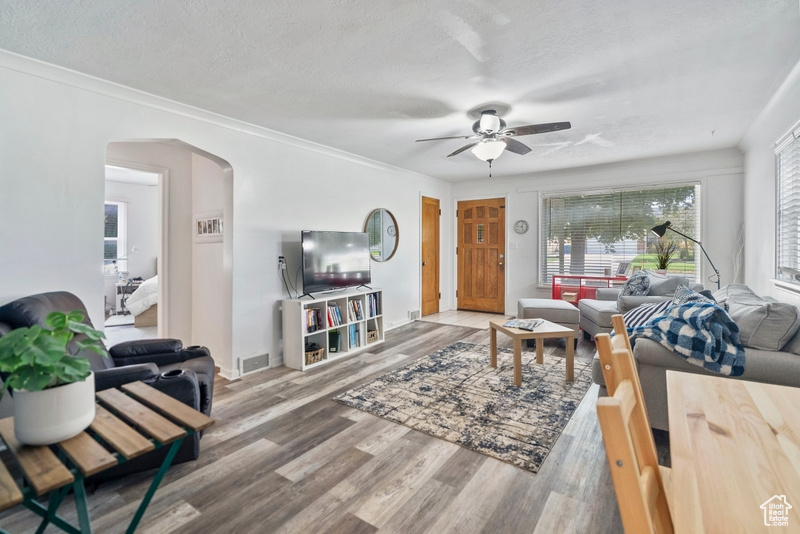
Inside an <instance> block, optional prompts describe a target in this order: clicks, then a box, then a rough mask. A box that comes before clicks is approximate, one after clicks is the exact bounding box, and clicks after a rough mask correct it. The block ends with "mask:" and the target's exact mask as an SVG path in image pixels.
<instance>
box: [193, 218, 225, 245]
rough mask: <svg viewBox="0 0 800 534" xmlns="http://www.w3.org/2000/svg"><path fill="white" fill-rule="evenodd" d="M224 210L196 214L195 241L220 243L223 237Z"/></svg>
mask: <svg viewBox="0 0 800 534" xmlns="http://www.w3.org/2000/svg"><path fill="white" fill-rule="evenodd" d="M222 231H223V225H222V212H221V211H211V212H204V213H197V214H195V216H194V232H195V233H194V242H195V243H219V242H222V238H223V234H222Z"/></svg>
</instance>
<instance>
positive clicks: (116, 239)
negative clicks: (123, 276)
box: [103, 202, 128, 274]
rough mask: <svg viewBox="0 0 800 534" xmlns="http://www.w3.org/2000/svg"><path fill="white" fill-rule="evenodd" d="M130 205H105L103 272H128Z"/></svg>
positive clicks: (122, 203) (119, 203)
mask: <svg viewBox="0 0 800 534" xmlns="http://www.w3.org/2000/svg"><path fill="white" fill-rule="evenodd" d="M127 240H128V204H127V203H126V202H106V203H105V223H104V232H103V272H104V273H105V274H116V273H117V272H128V254H127Z"/></svg>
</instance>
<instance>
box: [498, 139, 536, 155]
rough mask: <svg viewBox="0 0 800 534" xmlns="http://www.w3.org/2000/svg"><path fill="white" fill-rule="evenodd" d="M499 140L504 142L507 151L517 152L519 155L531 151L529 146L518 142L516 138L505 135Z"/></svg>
mask: <svg viewBox="0 0 800 534" xmlns="http://www.w3.org/2000/svg"><path fill="white" fill-rule="evenodd" d="M500 140H501V141H503V142H504V143H505V144H506V150H508V151H509V152H513V153H514V154H519V155H521V156H524V155H525V154H527V153H528V152H530V151H531V149H530V148H528V147H527V146H525V145H524V144H522V143H520V142H519V141H517V140H516V139H511V138H510V137H505V138H501V139H500Z"/></svg>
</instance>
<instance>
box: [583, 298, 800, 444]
mask: <svg viewBox="0 0 800 534" xmlns="http://www.w3.org/2000/svg"><path fill="white" fill-rule="evenodd" d="M714 297H715V298H716V299H717V301H718V302H720V304H724V303H726V302H727V303H728V305H729V308H730V309H729V311H728V313H729V315H730V316H731V318H732V319H733V320H734V321H735V322H736V324H737V325H738V326H739V329H740V337H741V340H742V344H743V345H744V346H745V370H744V373H743V374H742V375H741V376H739V377H727V378H733V379H740V380H750V381H754V382H766V383H768V384H778V385H784V386H792V387H800V310H798V309H797V308H796V307H795V306H792V305H790V304H786V303H781V302H778V301H776V300H774V299H771V298H761V297H758V296H756V295H755V294H754V293H753V292H752V291H750V290H749V289H748V288H747V287H746V286H744V285H741V284H731V285H730V286H726V287H724V288H723V289H721V290H719V291H717V292H716V293H714ZM633 355H634V358H635V360H636V366H637V369H638V372H639V379H640V380H641V382H642V392H643V394H644V401H645V405H646V406H647V413H648V416H649V418H650V425H651V426H652V427H653V428H658V429H661V430H669V421H668V417H667V382H666V373H667V371H668V370H673V371H683V372H687V373H696V374H707V375H713V376H722V375H717V374H714V373H711V372H709V371H706V370H705V369H703V368H701V367H698V366H696V365H694V364H691V363H689V362H687V361H686V360H684V359H683V358H682V357H681V356H678V355H677V354H675V353H674V352H672V351H671V350H670V349H668V348H666V347H664V346H662V345H660V344H659V343H657V342H655V341H652V340H650V339H643V338H642V339H637V340H635V341H634V349H633ZM592 378H593V379H594V381H595V383H597V384H600V385H601V388H600V389H601V391H600V394H601V395H605V394H606V391H605V382H604V380H603V373H602V369H601V366H600V360H599V358H598V357H597V355H595V360H594V362H593V366H592Z"/></svg>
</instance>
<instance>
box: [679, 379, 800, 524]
mask: <svg viewBox="0 0 800 534" xmlns="http://www.w3.org/2000/svg"><path fill="white" fill-rule="evenodd" d="M667 398H668V407H669V430H670V432H669V443H670V457H671V461H672V478H671V484H672V500H671V502H670V510H671V512H672V520H673V524H674V527H675V532H676V533H692V534H699V533H704V532H720V533H726V534H731V533H737V532H741V533H748V534H749V533H756V532H768V533H776V532H800V388H793V387H787V386H777V385H773V384H762V383H758V382H749V381H746V380H737V379H731V378H727V377H717V376H708V375H700V374H694V373H683V372H677V371H667Z"/></svg>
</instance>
